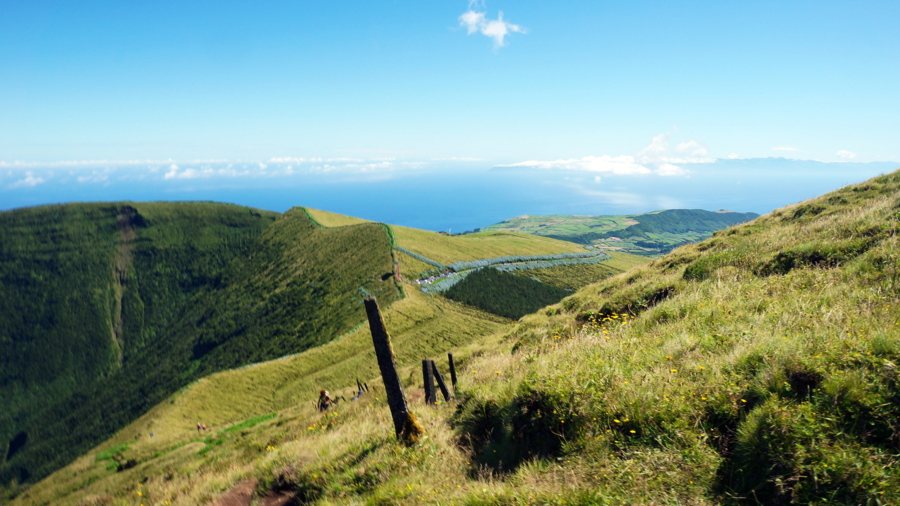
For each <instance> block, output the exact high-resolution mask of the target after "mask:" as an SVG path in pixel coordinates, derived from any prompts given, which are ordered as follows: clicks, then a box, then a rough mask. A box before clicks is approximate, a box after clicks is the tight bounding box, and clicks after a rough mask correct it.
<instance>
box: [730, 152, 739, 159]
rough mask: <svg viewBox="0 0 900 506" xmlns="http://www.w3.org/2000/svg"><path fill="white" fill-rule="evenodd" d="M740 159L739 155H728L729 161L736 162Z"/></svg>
mask: <svg viewBox="0 0 900 506" xmlns="http://www.w3.org/2000/svg"><path fill="white" fill-rule="evenodd" d="M740 157H741V155H739V154H737V153H731V154H730V155H728V159H729V160H737V159H738V158H740Z"/></svg>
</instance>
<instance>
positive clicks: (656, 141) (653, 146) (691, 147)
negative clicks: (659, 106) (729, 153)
mask: <svg viewBox="0 0 900 506" xmlns="http://www.w3.org/2000/svg"><path fill="white" fill-rule="evenodd" d="M674 132H675V129H672V130H671V131H669V132H666V133H661V134H658V135H655V136H653V139H652V140H651V141H650V143H649V144H647V146H645V147H644V148H643V149H641V150H640V151H638V153H637V155H636V156H630V155H621V156H609V155H603V156H586V157H584V158H571V159H565V160H552V161H539V160H529V161H527V162H519V163H512V164H507V165H497V167H504V168H510V167H527V168H533V169H545V170H554V169H555V170H568V171H584V172H607V173H612V174H618V175H644V174H656V175H659V176H689V175H690V171H688V170H687V169H685V168H683V167H681V166H679V165H678V164H684V163H712V162H714V161H715V160H714V159H712V158H705V156H706V155H707V154H708V153H709V151H708V150H707V149H706V147H705V146H703V145H702V144H700V143H699V142H697V141H695V140H689V141H685V142H682V143H680V144H678V145H677V146H675V151H676V155H678V156H669V155H670V150H669V136H670V135H672V134H673V133H674ZM597 182H599V180H598V181H597Z"/></svg>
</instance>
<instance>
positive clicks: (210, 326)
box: [0, 203, 612, 489]
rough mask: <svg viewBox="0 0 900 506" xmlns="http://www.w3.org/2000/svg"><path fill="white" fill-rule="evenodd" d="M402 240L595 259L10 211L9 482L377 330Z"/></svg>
mask: <svg viewBox="0 0 900 506" xmlns="http://www.w3.org/2000/svg"><path fill="white" fill-rule="evenodd" d="M395 230H396V232H395ZM395 233H396V235H397V236H399V241H398V242H399V243H400V244H402V245H406V246H409V247H410V248H414V249H416V250H418V251H424V252H427V253H429V254H436V255H437V256H438V257H439V258H441V259H442V260H445V261H448V262H453V261H459V260H480V259H483V258H495V257H498V256H504V255H517V254H518V255H546V254H557V253H560V252H572V251H579V250H583V249H582V248H581V247H580V246H577V245H574V244H572V243H566V242H563V241H559V240H555V239H550V238H540V237H535V236H529V235H522V234H507V233H485V234H481V235H478V236H465V237H446V236H440V235H438V234H434V233H431V232H426V231H419V230H415V229H407V228H404V227H388V226H386V225H383V224H376V223H371V222H366V221H364V220H359V219H356V218H352V217H346V216H341V215H337V214H333V213H328V212H325V211H318V210H312V209H304V208H296V209H293V210H291V211H289V212H287V213H285V214H284V215H278V214H276V213H269V212H263V211H258V210H253V209H247V208H243V207H239V206H231V205H222V204H213V203H116V204H75V205H64V206H49V207H41V208H32V209H21V210H16V211H11V212H7V213H0V234H2V239H3V240H2V243H0V245H2V250H0V252H2V255H0V273H2V276H3V277H2V279H3V283H2V285H0V288H2V290H3V292H2V293H0V304H2V305H3V306H2V309H3V310H4V311H3V314H2V315H0V329H3V330H2V331H0V345H2V346H3V351H4V353H3V355H2V358H0V360H3V364H4V367H3V368H2V371H0V375H2V378H0V379H2V382H0V387H2V389H0V400H2V403H3V405H4V406H5V407H8V409H5V410H4V411H3V412H2V413H0V443H2V445H3V446H2V447H0V450H3V451H2V455H0V456H2V457H3V459H2V460H0V486H9V487H11V488H12V489H15V488H16V485H15V483H26V482H30V481H34V480H37V479H40V478H41V477H43V476H46V475H47V474H48V473H50V472H52V471H53V470H55V469H58V468H59V467H60V466H63V465H65V464H66V463H67V462H70V461H71V460H72V459H73V458H75V457H77V456H78V455H80V454H82V453H84V452H85V451H86V450H88V449H89V448H91V447H93V446H94V445H96V444H97V443H99V442H100V441H103V440H105V439H106V438H108V437H109V436H110V435H112V434H113V433H114V432H115V431H117V430H120V429H121V428H122V427H124V426H126V425H127V424H129V423H130V422H132V421H133V420H135V419H136V418H137V417H139V416H141V415H142V414H144V413H146V412H147V411H148V410H149V409H150V408H151V407H152V406H154V405H156V404H157V403H158V402H160V401H162V400H163V399H165V398H166V397H167V396H169V395H171V394H172V393H173V392H175V391H177V390H178V389H180V388H182V387H184V386H185V385H188V384H190V383H191V382H192V381H195V380H196V379H198V378H202V377H204V376H207V375H209V374H211V373H214V372H216V371H220V370H224V369H230V368H234V367H239V366H243V365H246V364H250V363H255V362H262V361H266V360H271V359H273V358H276V357H281V356H285V355H289V354H292V353H297V352H301V351H303V350H306V349H309V348H311V347H315V346H319V345H321V344H323V343H326V342H329V341H331V340H333V339H335V338H338V337H339V336H341V335H343V334H345V333H346V332H348V331H350V330H352V329H353V328H355V327H357V326H358V324H360V323H361V322H363V321H364V320H365V317H364V312H363V309H362V306H361V300H362V297H364V296H365V295H367V294H374V295H376V296H378V297H379V300H381V301H382V304H385V305H386V306H388V307H389V306H390V305H391V303H392V302H393V301H396V300H399V298H400V297H402V290H401V289H400V287H399V286H398V285H397V284H396V283H395V282H394V280H393V278H392V276H391V273H392V272H393V261H394V259H396V260H399V261H400V262H401V266H402V268H403V269H407V271H408V270H412V269H410V266H411V264H412V262H415V261H416V260H415V259H414V258H411V257H408V255H405V254H403V253H401V252H400V251H392V246H394V245H395V244H394V242H393V241H394V236H395ZM397 246H399V245H397ZM594 267H596V266H594ZM424 269H425V270H428V269H433V266H430V265H427V264H426V265H425V268H424ZM604 269H605V268H604ZM610 269H612V267H610ZM407 271H404V272H407ZM528 272H534V273H538V272H539V271H528ZM598 272H599V271H598ZM602 272H603V273H606V274H601V276H605V275H608V273H607V271H606V270H604V271H602ZM610 272H611V271H610ZM595 274H596V273H595ZM556 278H557V279H559V280H563V279H564V278H565V276H562V277H560V276H559V275H557V276H556ZM572 282H574V283H579V282H581V283H582V284H583V283H584V282H585V281H584V280H583V279H582V280H581V281H572ZM416 293H417V292H416ZM429 299H430V300H443V299H442V298H441V297H440V296H431V297H429ZM468 310H473V309H472V308H469V309H468ZM473 311H474V310H473ZM427 314H428V310H426V309H425V308H424V306H414V310H412V314H410V318H411V320H410V321H412V322H414V324H413V325H412V327H411V328H415V331H416V332H417V333H418V335H420V336H425V335H428V334H429V332H431V330H429V329H430V328H431V327H430V326H429V325H430V324H428V323H427V322H428V321H429V318H428V317H427ZM479 314H481V313H479ZM497 318H498V317H496V316H489V320H490V319H493V320H490V321H495V320H496V319H497ZM500 320H502V318H500ZM454 325H461V327H457V328H458V329H463V328H465V327H466V325H468V324H461V323H459V322H457V323H454ZM435 328H437V327H435ZM473 328H476V329H480V330H477V331H473V333H466V332H461V333H460V334H459V335H457V336H453V337H450V336H447V337H442V338H441V339H442V340H443V342H445V343H459V342H469V341H471V340H472V339H475V338H476V337H481V336H484V335H486V334H488V333H490V332H491V331H492V329H493V327H490V326H488V327H484V328H482V327H481V326H477V325H476V326H475V327H473ZM411 331H412V330H411ZM434 346H436V348H435V349H442V348H441V346H444V345H437V344H435V345H434ZM354 363H358V360H357V362H354ZM236 402H237V401H236ZM237 404H241V403H240V402H237ZM220 411H221V413H223V414H225V413H232V410H230V409H226V410H220ZM239 412H240V410H239ZM235 416H236V415H235ZM226 418H227V417H226ZM209 419H210V420H212V419H216V417H209ZM229 420H230V419H229Z"/></svg>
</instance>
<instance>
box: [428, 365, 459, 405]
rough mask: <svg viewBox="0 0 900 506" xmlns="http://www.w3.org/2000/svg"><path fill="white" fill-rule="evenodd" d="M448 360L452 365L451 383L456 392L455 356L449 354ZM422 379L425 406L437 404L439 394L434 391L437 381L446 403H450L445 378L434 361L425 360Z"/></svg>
mask: <svg viewBox="0 0 900 506" xmlns="http://www.w3.org/2000/svg"><path fill="white" fill-rule="evenodd" d="M447 359H448V360H449V363H450V381H451V382H452V383H453V391H454V392H456V367H454V365H453V354H452V353H448V354H447ZM422 379H423V380H424V382H425V404H431V405H434V404H436V403H437V392H435V390H434V383H435V381H437V385H438V388H440V389H441V394H442V395H443V396H444V401H445V402H449V401H450V390H449V389H447V384H446V383H445V382H444V377H443V376H441V371H439V370H438V368H437V365H436V364H435V363H434V360H429V359H425V360H423V361H422Z"/></svg>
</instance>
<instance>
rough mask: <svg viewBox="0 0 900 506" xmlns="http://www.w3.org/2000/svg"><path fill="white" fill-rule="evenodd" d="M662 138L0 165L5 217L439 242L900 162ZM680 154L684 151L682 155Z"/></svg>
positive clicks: (824, 187)
mask: <svg viewBox="0 0 900 506" xmlns="http://www.w3.org/2000/svg"><path fill="white" fill-rule="evenodd" d="M664 140H665V139H661V138H654V141H653V142H652V143H651V144H650V145H648V148H651V149H648V148H645V149H643V150H641V151H640V152H639V153H636V154H635V155H619V156H611V155H601V156H588V157H583V158H578V159H566V160H551V161H529V162H515V163H508V164H498V165H493V164H490V163H488V162H485V161H481V160H475V159H465V158H461V159H456V160H453V159H444V160H431V159H429V160H399V159H393V158H386V159H385V158H369V159H365V158H319V157H271V158H268V159H266V160H261V161H224V160H194V161H191V160H187V161H182V160H149V161H148V160H142V161H136V160H127V161H67V162H56V163H48V164H38V163H16V162H0V203H2V204H0V206H2V209H4V210H5V209H13V208H18V207H25V206H34V205H45V204H55V203H63V202H83V201H115V200H138V201H148V200H212V201H219V202H231V203H236V204H241V205H247V206H252V207H258V208H262V209H269V210H273V211H285V210H287V209H289V208H291V207H294V206H310V207H315V208H320V209H326V210H329V211H334V212H339V213H343V214H350V215H354V216H359V217H362V218H366V219H371V220H376V221H385V222H389V223H395V224H398V225H408V226H414V227H420V228H426V229H431V230H445V229H447V228H453V229H454V230H470V229H473V228H477V227H482V226H486V225H489V224H492V223H496V222H499V221H502V220H504V219H507V218H510V217H512V216H518V215H522V214H589V215H598V214H630V213H640V212H647V211H653V210H658V209H668V208H690V209H707V210H717V209H730V210H733V211H752V212H757V213H760V214H764V213H767V212H770V211H771V210H773V209H775V208H778V207H782V206H784V205H788V204H792V203H795V202H799V201H801V200H804V199H807V198H810V197H814V196H817V195H820V194H822V193H826V192H828V191H831V190H834V189H837V188H839V187H841V186H844V185H847V184H851V183H854V182H858V181H862V180H865V179H868V178H870V177H872V176H875V175H878V174H881V173H885V172H889V171H892V170H895V169H897V168H898V166H900V163H897V162H871V163H858V162H853V161H847V162H832V163H825V162H818V161H811V160H792V159H787V158H753V159H742V158H733V159H732V158H725V159H722V158H720V159H707V158H703V153H702V150H703V149H704V148H703V146H702V145H699V143H693V142H691V141H686V142H685V143H682V144H679V145H676V146H675V147H674V148H670V147H666V144H665V143H664V142H663V141H664ZM679 146H680V148H679Z"/></svg>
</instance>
